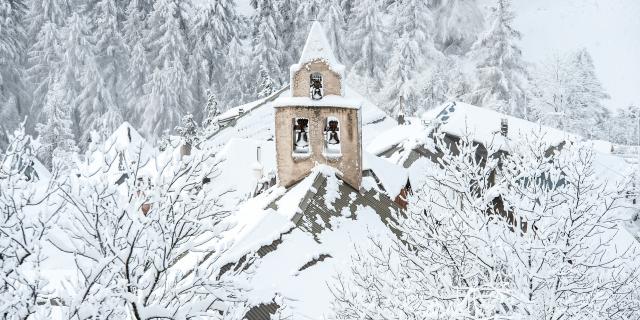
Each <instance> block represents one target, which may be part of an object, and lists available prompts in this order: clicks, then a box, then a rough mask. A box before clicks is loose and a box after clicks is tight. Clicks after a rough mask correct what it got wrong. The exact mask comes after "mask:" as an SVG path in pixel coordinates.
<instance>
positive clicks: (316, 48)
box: [298, 21, 342, 67]
mask: <svg viewBox="0 0 640 320" xmlns="http://www.w3.org/2000/svg"><path fill="white" fill-rule="evenodd" d="M314 60H324V61H325V62H326V63H327V64H328V65H329V66H335V67H337V66H342V65H341V64H340V62H339V61H338V59H336V57H335V55H334V54H333V50H332V49H331V46H330V45H329V41H328V40H327V36H326V34H325V33H324V29H323V28H322V25H320V22H318V21H314V22H313V24H312V25H311V30H310V31H309V36H307V42H306V43H305V44H304V49H302V54H301V55H300V61H299V62H298V64H301V65H302V64H304V63H307V62H311V61H314Z"/></svg>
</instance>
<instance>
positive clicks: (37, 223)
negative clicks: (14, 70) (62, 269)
mask: <svg viewBox="0 0 640 320" xmlns="http://www.w3.org/2000/svg"><path fill="white" fill-rule="evenodd" d="M36 153H37V143H34V142H33V141H32V139H31V137H30V136H28V135H25V130H24V123H23V124H22V125H21V126H20V127H19V128H18V129H17V130H16V131H15V132H14V134H13V135H11V136H9V145H8V146H7V149H6V150H5V152H4V153H3V154H0V319H27V318H29V317H31V316H32V315H33V314H34V313H35V312H36V310H38V311H39V314H40V315H41V316H43V317H46V315H47V314H48V311H49V309H48V308H47V304H46V303H45V300H46V297H47V292H45V291H44V286H45V285H46V281H44V280H43V278H42V277H41V275H40V271H39V267H40V264H41V262H42V260H43V258H44V256H43V255H42V254H41V250H42V243H43V241H44V240H43V239H45V238H46V236H47V233H48V232H49V230H50V227H51V224H52V221H53V218H54V217H55V216H56V214H57V212H58V211H59V210H60V209H61V206H59V205H55V204H53V205H51V204H49V203H46V202H47V200H48V198H49V195H50V194H51V192H52V190H53V188H51V187H50V185H49V184H48V183H47V181H45V180H41V179H40V177H39V176H38V172H37V171H36V170H35V164H34V161H37V160H35V155H36ZM40 173H41V174H42V172H40ZM44 204H47V205H48V208H47V210H42V209H43V208H42V207H44Z"/></svg>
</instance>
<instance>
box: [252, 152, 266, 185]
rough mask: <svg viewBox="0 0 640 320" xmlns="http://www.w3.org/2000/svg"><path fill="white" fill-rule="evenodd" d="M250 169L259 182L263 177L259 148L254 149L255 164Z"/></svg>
mask: <svg viewBox="0 0 640 320" xmlns="http://www.w3.org/2000/svg"><path fill="white" fill-rule="evenodd" d="M252 169H253V175H254V177H255V178H256V180H258V181H260V179H261V178H262V176H263V169H264V167H263V166H262V163H260V146H258V148H257V149H256V162H255V163H254V164H253V168H252Z"/></svg>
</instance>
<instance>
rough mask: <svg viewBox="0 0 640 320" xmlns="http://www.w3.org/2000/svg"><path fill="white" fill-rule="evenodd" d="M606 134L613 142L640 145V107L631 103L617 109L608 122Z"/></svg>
mask: <svg viewBox="0 0 640 320" xmlns="http://www.w3.org/2000/svg"><path fill="white" fill-rule="evenodd" d="M606 136H607V137H608V140H609V141H612V142H616V143H620V144H626V145H640V108H638V107H637V106H634V105H630V106H627V107H625V108H620V109H618V110H616V112H615V113H614V114H613V115H612V116H611V119H610V120H609V121H608V123H607V126H606Z"/></svg>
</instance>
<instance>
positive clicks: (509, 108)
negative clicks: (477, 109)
mask: <svg viewBox="0 0 640 320" xmlns="http://www.w3.org/2000/svg"><path fill="white" fill-rule="evenodd" d="M492 10H493V12H492V14H491V22H490V24H489V28H488V30H487V31H486V32H485V33H484V34H483V35H481V36H480V38H479V39H478V40H477V41H476V43H475V44H474V45H473V48H472V50H473V51H474V53H473V55H474V56H475V57H476V59H477V61H478V62H477V65H476V75H477V82H476V84H475V87H474V94H473V98H472V103H473V104H476V105H478V106H482V107H486V108H491V109H494V110H497V111H500V112H503V113H507V114H512V115H516V116H520V117H524V118H526V117H527V110H526V106H525V101H524V99H525V94H526V81H527V71H526V68H525V63H524V61H523V60H522V52H521V50H520V48H519V47H518V46H517V44H516V41H517V40H519V39H520V32H518V31H517V30H515V29H514V28H513V19H514V14H513V12H512V11H511V2H510V0H497V4H496V7H495V8H493V9H492Z"/></svg>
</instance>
